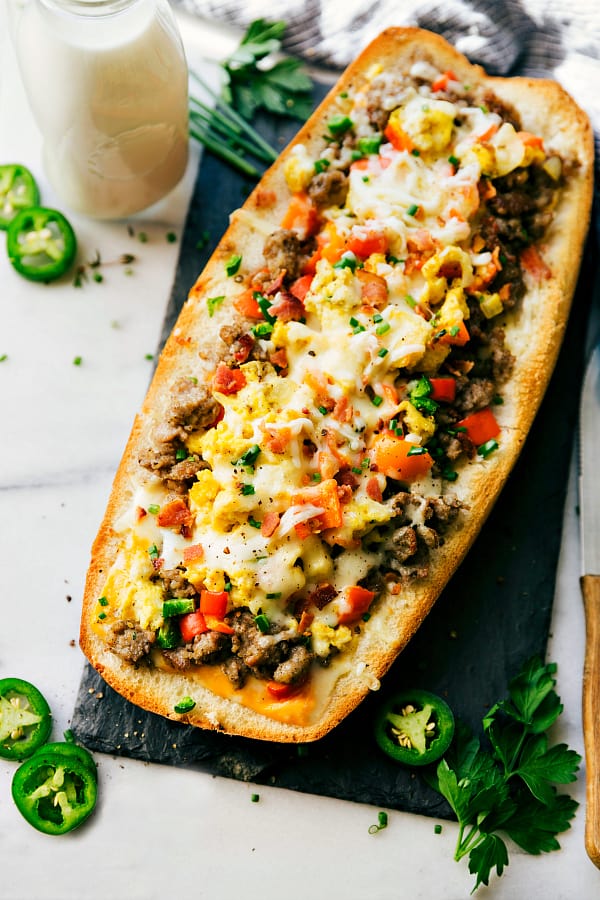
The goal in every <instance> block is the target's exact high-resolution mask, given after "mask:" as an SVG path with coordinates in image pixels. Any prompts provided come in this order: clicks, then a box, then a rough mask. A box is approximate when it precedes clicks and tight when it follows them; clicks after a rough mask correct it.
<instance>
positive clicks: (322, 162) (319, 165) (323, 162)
mask: <svg viewBox="0 0 600 900" xmlns="http://www.w3.org/2000/svg"><path fill="white" fill-rule="evenodd" d="M330 165H331V163H330V162H329V160H328V159H318V160H317V161H316V162H315V172H316V173H317V175H320V174H321V172H324V171H325V170H326V169H328V168H329V166H330Z"/></svg>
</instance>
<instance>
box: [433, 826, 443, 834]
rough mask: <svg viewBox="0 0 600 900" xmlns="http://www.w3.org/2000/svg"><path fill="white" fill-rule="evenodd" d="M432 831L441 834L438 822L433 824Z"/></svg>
mask: <svg viewBox="0 0 600 900" xmlns="http://www.w3.org/2000/svg"><path fill="white" fill-rule="evenodd" d="M433 833H434V834H441V833H442V826H441V825H439V824H438V825H435V826H434V828H433Z"/></svg>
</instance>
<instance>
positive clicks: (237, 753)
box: [72, 86, 592, 818]
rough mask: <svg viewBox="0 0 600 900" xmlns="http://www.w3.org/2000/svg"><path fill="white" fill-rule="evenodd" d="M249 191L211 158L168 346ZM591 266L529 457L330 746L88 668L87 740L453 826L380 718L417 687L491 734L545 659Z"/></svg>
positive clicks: (82, 714) (76, 724) (183, 257)
mask: <svg viewBox="0 0 600 900" xmlns="http://www.w3.org/2000/svg"><path fill="white" fill-rule="evenodd" d="M316 93H317V94H318V95H321V96H322V94H323V93H324V89H323V88H322V87H320V86H319V87H317V88H316ZM261 130H262V131H263V133H264V134H265V136H266V137H267V138H268V139H269V140H270V141H271V142H272V143H273V144H276V143H277V142H279V143H280V145H281V146H283V143H286V142H287V140H288V139H289V138H290V137H291V136H292V135H293V133H294V131H295V126H294V124H293V123H290V124H289V126H288V127H285V128H282V127H281V125H280V124H278V125H277V126H274V124H273V123H272V122H267V121H263V123H262V127H261ZM249 188H250V185H248V184H247V183H246V182H245V180H244V179H243V178H242V177H238V176H237V175H236V174H235V173H233V172H232V171H231V170H230V169H228V168H227V167H225V166H224V165H223V164H222V163H220V162H219V161H218V160H216V159H214V158H213V157H211V156H209V155H208V154H206V155H205V156H204V158H203V162H202V165H201V167H200V171H199V173H198V178H197V182H196V185H195V190H194V194H193V198H192V202H191V206H190V211H189V214H188V218H187V221H186V226H185V231H184V234H183V238H182V243H181V252H180V260H179V264H178V269H177V274H176V279H175V284H174V289H173V294H172V297H171V301H170V304H169V308H168V311H167V316H166V319H165V326H164V332H163V338H162V339H163V340H164V339H165V338H166V336H167V335H168V333H169V331H170V329H171V327H172V325H173V323H174V321H175V318H176V316H177V313H178V311H179V309H180V308H181V305H182V303H183V302H184V300H185V297H186V295H187V292H188V291H189V288H190V287H191V285H192V284H193V283H194V281H195V279H196V277H197V275H198V273H199V272H200V270H201V269H202V266H203V264H204V262H205V261H206V259H207V258H208V256H209V255H210V253H211V252H212V250H213V249H214V246H215V245H216V243H217V241H218V239H219V237H220V235H221V234H222V232H223V231H224V230H225V227H226V226H227V221H228V215H229V212H230V211H231V210H233V209H235V208H236V207H238V206H239V205H240V203H241V202H242V201H243V199H244V197H245V195H246V194H247V192H248V190H249ZM207 233H208V234H209V235H210V238H209V239H208V240H207V241H206V243H205V245H204V246H203V247H202V248H201V249H200V250H199V249H198V246H197V245H198V242H199V241H202V237H203V235H206V234H207ZM591 270H592V262H591V258H590V254H589V253H588V254H586V259H585V261H584V266H583V269H582V273H581V277H580V283H579V288H578V291H577V295H576V299H575V304H574V309H573V313H572V316H571V320H570V323H569V327H568V330H567V335H566V338H565V342H564V345H563V349H562V351H561V355H560V358H559V362H558V365H557V369H556V372H555V374H554V377H553V379H552V382H551V384H550V387H549V390H548V393H547V396H546V399H545V401H544V403H543V404H542V407H541V409H540V412H539V414H538V416H537V418H536V421H535V424H534V427H533V429H532V432H531V434H530V436H529V438H528V440H527V443H526V446H525V448H524V450H523V452H522V454H521V457H520V460H519V462H518V464H517V466H516V468H515V470H514V472H513V474H512V475H511V477H510V480H509V482H508V484H507V486H506V487H505V489H504V491H503V493H502V496H501V498H500V500H499V502H498V503H497V504H496V507H495V509H494V511H493V513H492V515H491V516H490V518H489V519H488V521H487V523H486V525H485V526H484V529H483V530H482V532H481V535H480V537H479V538H478V540H477V542H476V543H475V545H474V546H473V548H472V549H471V551H470V553H469V555H468V557H467V559H466V560H465V562H464V563H463V565H462V566H461V568H460V570H459V571H458V573H457V574H456V575H455V577H454V578H453V579H452V581H451V583H450V584H449V585H448V587H447V588H446V590H445V591H444V592H443V594H442V596H441V597H440V599H439V600H438V602H437V604H436V606H435V607H434V610H433V611H432V613H431V614H430V615H429V617H428V619H427V620H426V622H425V623H424V625H423V626H422V627H421V629H420V631H419V632H418V634H417V635H416V637H415V638H414V639H413V641H412V642H411V643H410V645H409V646H408V648H407V649H406V650H405V651H404V653H403V654H401V656H400V657H399V659H398V660H397V662H396V663H395V664H394V666H393V667H392V669H391V671H390V672H389V673H388V675H387V676H386V678H385V680H384V684H383V687H382V690H381V691H379V692H378V693H377V694H374V695H372V696H370V697H369V698H367V700H365V702H364V703H363V704H362V705H361V707H360V708H359V709H358V710H356V711H355V712H354V713H352V714H351V715H350V716H349V717H348V718H347V719H346V720H345V721H344V722H343V723H342V724H341V725H340V726H338V727H337V728H336V729H335V730H334V731H333V733H331V734H330V735H328V736H327V737H325V738H323V739H322V740H321V741H319V742H316V743H314V744H310V745H303V746H301V747H296V746H287V745H279V744H271V743H267V742H262V741H253V740H248V739H245V738H235V737H228V736H226V735H221V734H216V733H212V732H204V731H201V730H199V729H194V728H191V727H189V726H184V725H179V724H177V723H174V722H169V721H167V720H165V719H162V718H161V717H159V716H155V715H153V714H151V713H146V712H145V711H143V710H141V709H139V708H138V707H136V706H133V705H132V704H131V703H129V702H128V701H126V700H124V699H123V698H122V697H120V696H119V695H118V694H116V693H115V692H114V691H113V690H112V689H111V688H109V687H108V686H107V685H106V684H105V682H104V681H103V680H102V679H101V678H100V677H99V676H98V675H97V673H96V672H95V671H94V670H93V669H92V668H91V667H90V666H87V665H86V668H85V671H84V673H83V677H82V681H81V685H80V689H79V693H78V697H77V703H76V708H75V711H74V715H73V720H72V729H73V732H74V734H75V736H76V738H77V740H79V741H81V742H82V743H83V744H85V745H86V746H87V747H89V748H91V749H94V750H99V751H102V752H105V753H113V754H118V755H122V756H128V757H134V758H136V759H142V760H146V761H151V762H160V763H166V764H172V765H176V766H191V767H194V768H198V769H200V770H202V771H204V772H208V773H211V774H214V775H221V776H225V777H230V778H236V779H239V780H244V781H251V782H254V783H256V784H272V785H276V786H279V787H284V788H289V789H292V790H297V791H302V792H305V793H314V794H320V795H323V796H330V797H337V798H341V799H345V800H353V801H356V802H363V803H370V804H373V805H375V806H383V807H387V808H391V809H400V810H405V811H408V812H415V813H420V814H425V815H430V816H436V817H446V818H447V817H450V815H451V813H450V809H449V807H448V806H447V804H446V802H445V801H444V800H443V799H441V798H440V797H439V795H437V794H436V793H435V792H433V791H432V790H431V789H430V788H429V787H428V786H427V785H426V784H425V782H424V781H423V780H422V779H421V778H420V777H419V776H417V775H415V774H414V773H413V772H411V771H409V770H406V769H404V768H402V767H399V766H396V765H394V764H393V763H391V762H390V761H388V759H387V758H386V757H384V756H383V755H382V754H381V753H380V752H379V750H378V749H377V747H376V746H375V745H374V742H373V739H372V735H371V731H372V727H371V723H372V717H373V711H374V708H375V705H376V704H377V703H379V702H380V701H381V699H382V697H383V696H384V695H385V694H386V693H387V692H389V691H394V690H396V689H398V687H399V686H415V687H416V686H418V687H423V688H427V689H430V690H433V691H434V692H436V693H438V694H441V695H443V696H445V697H446V698H447V699H448V701H449V703H450V705H451V706H452V708H453V709H454V711H455V713H456V715H457V716H459V717H460V718H461V719H462V720H463V721H465V722H467V723H468V724H469V725H470V726H471V728H473V729H474V730H475V731H476V732H479V731H480V727H481V717H482V715H483V713H484V712H485V711H486V710H487V709H488V708H489V707H490V706H491V705H492V704H493V703H494V702H495V701H496V700H497V699H500V698H501V697H502V696H504V694H505V691H506V684H507V681H508V680H509V679H510V678H511V677H512V676H514V675H515V674H516V672H517V671H518V670H519V668H520V667H521V665H522V664H523V662H525V660H526V659H528V658H529V657H530V656H532V655H533V654H540V655H542V656H543V655H544V653H545V648H546V643H547V638H548V630H549V626H550V618H551V611H552V601H553V596H554V588H555V577H556V565H557V561H558V554H559V548H560V538H561V527H562V519H563V507H564V501H565V494H566V485H567V477H568V472H569V465H570V459H571V452H572V447H573V435H574V433H575V428H576V422H577V398H578V395H579V389H580V384H581V378H582V370H583V348H584V345H585V339H584V335H585V323H586V320H587V311H588V299H589V296H590V294H591V283H592V271H591ZM557 411H558V414H557ZM575 589H576V587H575V586H574V591H575Z"/></svg>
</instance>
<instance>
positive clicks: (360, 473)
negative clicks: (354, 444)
mask: <svg viewBox="0 0 600 900" xmlns="http://www.w3.org/2000/svg"><path fill="white" fill-rule="evenodd" d="M350 471H352V472H354V474H355V475H362V469H360V468H359V467H358V466H352V469H351V470H350Z"/></svg>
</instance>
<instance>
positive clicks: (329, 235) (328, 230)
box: [317, 222, 346, 265]
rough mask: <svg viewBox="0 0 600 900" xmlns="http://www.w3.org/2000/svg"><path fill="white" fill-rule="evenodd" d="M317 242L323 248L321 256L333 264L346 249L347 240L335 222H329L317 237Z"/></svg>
mask: <svg viewBox="0 0 600 900" xmlns="http://www.w3.org/2000/svg"><path fill="white" fill-rule="evenodd" d="M317 243H318V245H319V247H320V249H321V257H322V258H323V259H326V260H327V261H328V262H330V263H331V264H332V265H333V263H336V262H337V261H338V260H339V259H340V257H341V255H342V253H343V252H344V251H345V249H346V241H345V239H344V237H343V236H342V235H341V234H340V233H339V231H338V230H337V228H336V227H335V224H334V223H333V222H328V223H327V225H326V226H325V228H324V229H323V231H322V232H321V234H320V235H319V236H318V237H317Z"/></svg>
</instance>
